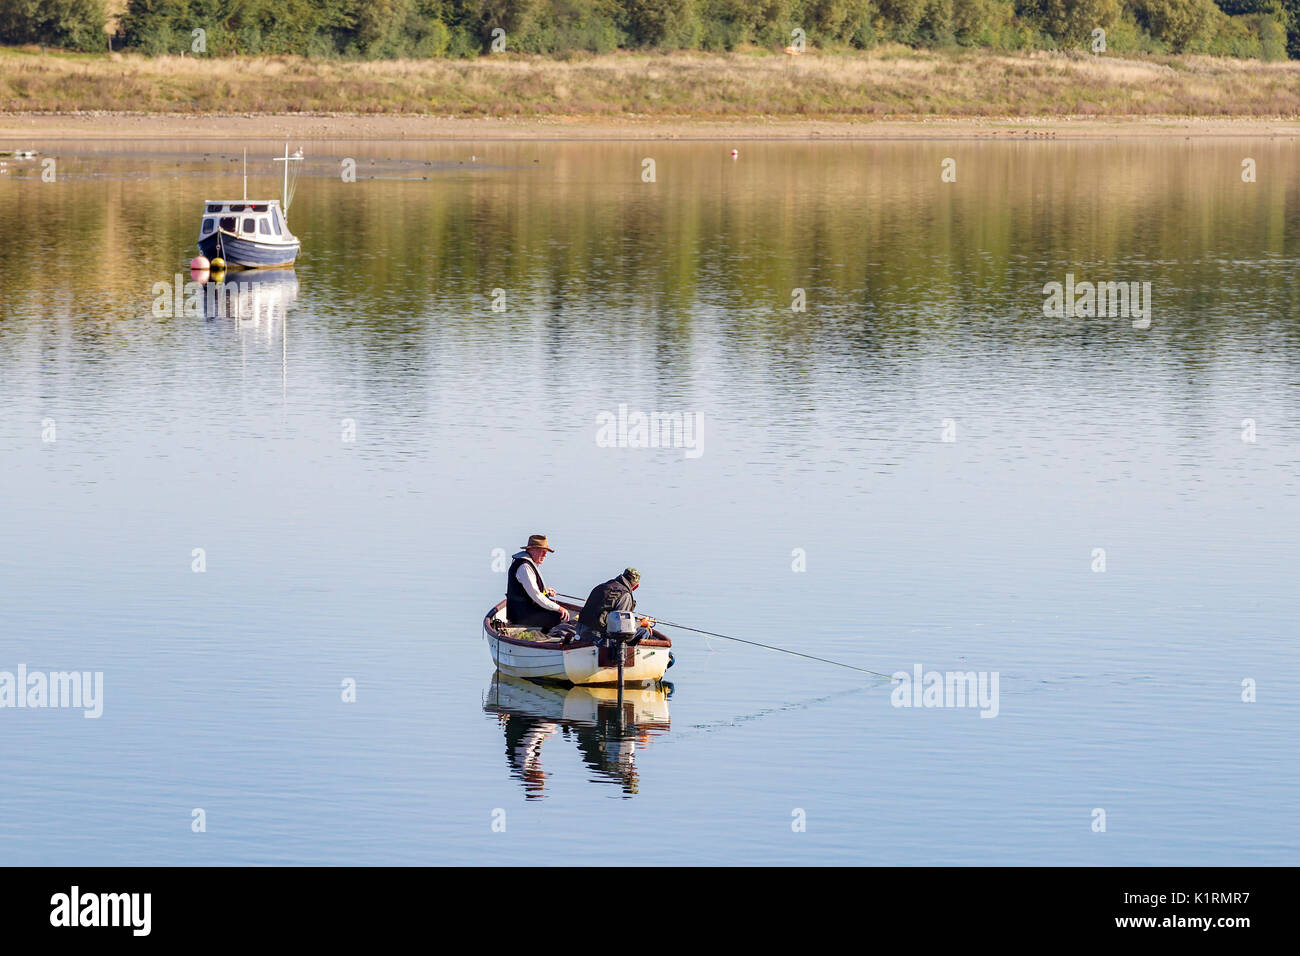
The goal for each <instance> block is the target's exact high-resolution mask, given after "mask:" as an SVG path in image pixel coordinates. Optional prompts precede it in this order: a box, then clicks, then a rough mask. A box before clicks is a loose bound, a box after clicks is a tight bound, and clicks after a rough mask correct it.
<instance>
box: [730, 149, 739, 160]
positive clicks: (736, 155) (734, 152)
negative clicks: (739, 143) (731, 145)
mask: <svg viewBox="0 0 1300 956" xmlns="http://www.w3.org/2000/svg"><path fill="white" fill-rule="evenodd" d="M731 158H732V159H740V150H738V149H733V150H732V151H731Z"/></svg>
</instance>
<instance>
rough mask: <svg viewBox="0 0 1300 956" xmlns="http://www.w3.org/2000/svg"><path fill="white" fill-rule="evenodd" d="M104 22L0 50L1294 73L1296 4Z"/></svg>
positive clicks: (66, 6) (221, 15)
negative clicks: (603, 55)
mask: <svg viewBox="0 0 1300 956" xmlns="http://www.w3.org/2000/svg"><path fill="white" fill-rule="evenodd" d="M119 5H120V0H119ZM107 23H108V17H107V13H106V8H105V2H104V0H0V43H10V44H36V43H39V44H41V45H43V46H52V47H62V48H67V49H75V50H102V49H105V48H106V47H107V46H109V45H110V44H111V47H112V48H113V49H129V50H135V51H138V52H141V53H145V54H163V53H190V52H202V53H204V54H207V55H216V56H221V55H232V54H245V55H257V54H263V55H265V54H299V55H303V56H311V57H338V56H342V57H361V58H373V59H388V58H398V57H415V58H420V57H447V56H450V57H467V56H478V55H480V54H482V53H487V52H494V51H495V50H497V49H500V48H501V47H502V45H503V44H504V49H506V50H509V51H516V52H525V53H551V54H556V53H559V54H563V53H567V52H572V51H592V52H609V51H612V50H615V49H619V48H654V49H700V50H735V49H739V48H745V47H752V46H759V47H764V46H766V47H772V48H780V47H785V46H788V45H792V44H793V45H796V46H798V45H799V44H800V43H801V42H802V43H806V44H807V45H808V46H809V47H817V48H825V49H835V48H860V49H864V48H870V47H872V46H875V45H876V44H878V43H882V42H890V41H892V42H900V43H904V44H909V45H912V46H923V47H951V46H966V47H986V48H992V49H997V50H1034V49H1060V48H1067V47H1084V48H1088V49H1092V48H1093V47H1094V45H1095V44H1096V43H1097V40H1098V35H1097V34H1096V33H1095V31H1096V30H1098V29H1101V30H1104V31H1105V38H1104V43H1105V50H1106V51H1107V52H1114V53H1128V52H1152V53H1164V52H1173V53H1182V52H1191V53H1210V54H1219V55H1226V56H1239V57H1253V58H1258V59H1265V60H1276V59H1284V58H1286V57H1287V56H1290V57H1292V58H1296V59H1300V0H241V2H238V3H217V2H212V0H128V2H127V3H126V9H125V11H124V12H123V13H122V15H121V17H120V19H115V20H114V22H113V25H111V26H106V24H107ZM195 31H201V32H199V33H196V32H195ZM1094 52H1097V51H1094Z"/></svg>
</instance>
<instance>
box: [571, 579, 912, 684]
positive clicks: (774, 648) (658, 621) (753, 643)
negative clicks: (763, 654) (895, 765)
mask: <svg viewBox="0 0 1300 956" xmlns="http://www.w3.org/2000/svg"><path fill="white" fill-rule="evenodd" d="M557 596H558V597H562V598H568V599H569V600H571V601H582V600H584V599H583V598H580V597H574V596H573V595H572V594H558V595H557ZM645 616H647V617H653V615H645ZM653 619H654V621H655V623H656V624H666V625H667V626H668V627H676V628H679V629H680V630H683V631H693V632H694V633H696V634H704V635H706V636H707V637H720V638H722V639H723V640H724V641H735V642H737V643H738V644H749V645H751V646H753V647H762V648H764V649H766V650H769V651H778V652H780V653H782V654H793V655H794V656H795V657H806V658H807V659H808V660H810V661H820V662H821V663H823V664H833V665H835V666H836V667H847V668H848V669H849V670H851V671H860V672H861V673H863V674H870V675H871V676H872V677H883V678H884V679H885V680H893V678H892V677H890V676H889V675H888V674H882V673H880V671H871V670H867V669H866V668H865V667H855V666H854V665H853V664H845V663H844V662H843V661H833V660H830V659H829V658H826V657H816V656H814V655H812V654H805V653H803V652H802V651H792V650H790V649H789V648H788V647H777V646H776V645H775V644H760V643H759V642H758V641H748V640H745V638H743V637H732V636H731V635H730V634H719V633H718V632H717V631H704V630H701V629H700V628H698V627H689V626H688V625H686V624H675V623H673V622H672V621H665V620H663V619H662V618H657V617H654V618H653Z"/></svg>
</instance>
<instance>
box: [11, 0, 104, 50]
mask: <svg viewBox="0 0 1300 956" xmlns="http://www.w3.org/2000/svg"><path fill="white" fill-rule="evenodd" d="M106 19H107V14H105V12H104V4H103V0H0V43H39V44H41V45H42V46H53V47H62V48H65V49H69V50H102V49H104V48H105V47H106V46H107V44H108V35H107V34H106V33H105V32H104V23H105V21H106Z"/></svg>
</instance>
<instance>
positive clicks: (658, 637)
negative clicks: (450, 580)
mask: <svg viewBox="0 0 1300 956" xmlns="http://www.w3.org/2000/svg"><path fill="white" fill-rule="evenodd" d="M557 603H558V604H559V605H560V606H561V607H564V608H567V609H568V610H570V611H574V612H576V611H580V610H581V608H580V607H578V606H577V605H576V604H570V603H569V602H567V601H559V602H557ZM505 604H506V602H505V599H504V598H503V599H502V600H501V601H499V602H497V603H496V604H494V605H493V606H492V610H490V611H488V612H487V614H486V615H484V617H483V633H484V635H485V636H487V637H490V638H492V639H493V640H497V641H505V642H506V643H507V644H514V645H515V646H516V647H533V648H537V649H538V650H545V651H560V652H567V651H574V650H580V649H582V648H585V647H598V646H599V645H598V644H597V643H596V642H595V641H593V640H592V639H590V638H581V639H579V640H576V641H569V643H567V644H550V643H548V642H545V641H521V640H519V639H518V638H515V637H509V636H507V635H505V634H501V633H499V632H498V631H497V630H496V628H494V627H493V626H492V618H493V617H494V616H495V615H496V613H497V611H499V610H501V609H502V608H503V607H505ZM574 616H575V617H576V616H577V615H576V614H575V615H574ZM651 633H653V634H654V635H655V636H654V637H647V638H643V639H642V640H640V641H638V642H637V644H636V645H635V646H637V647H672V646H673V642H672V639H671V638H670V637H669V636H668V635H667V634H664V633H663V632H662V631H657V630H652V631H651Z"/></svg>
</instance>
